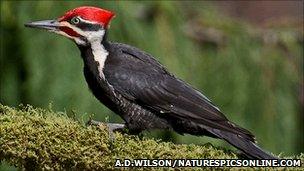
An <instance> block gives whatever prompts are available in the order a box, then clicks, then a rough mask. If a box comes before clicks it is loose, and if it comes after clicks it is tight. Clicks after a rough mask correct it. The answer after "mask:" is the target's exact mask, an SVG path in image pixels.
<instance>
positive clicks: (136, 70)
mask: <svg viewBox="0 0 304 171" xmlns="http://www.w3.org/2000/svg"><path fill="white" fill-rule="evenodd" d="M114 16H115V13H114V12H112V11H110V10H106V9H102V8H99V7H94V6H81V7H77V8H75V9H72V10H69V11H67V12H66V13H65V14H64V15H62V16H60V17H58V18H57V19H54V20H43V21H34V22H28V23H26V24H25V26H26V27H31V28H38V29H44V30H47V31H49V32H53V33H56V34H59V35H62V36H64V37H67V38H69V39H71V40H72V41H73V42H75V43H76V45H77V47H78V49H79V50H80V52H81V57H82V60H83V64H84V66H83V72H84V76H85V79H86V82H87V84H88V87H89V89H90V90H91V92H92V93H93V95H94V96H95V97H96V98H97V99H98V100H99V101H100V102H101V103H103V104H104V105H105V106H106V107H108V108H109V109H110V110H112V111H113V112H114V113H116V114H118V115H119V116H120V117H121V118H122V119H123V120H124V122H125V123H124V124H119V123H107V125H108V126H109V129H111V130H114V131H115V130H120V129H125V128H127V129H128V130H129V131H130V133H134V134H139V133H140V132H142V131H144V130H152V129H169V130H173V131H175V132H177V133H179V134H182V135H183V134H191V135H195V136H210V137H213V138H219V139H223V140H225V141H227V142H228V143H229V144H231V145H232V146H234V147H236V148H237V149H239V150H240V151H241V152H242V153H243V154H244V155H245V156H246V157H247V158H249V159H277V157H275V156H274V155H272V154H270V153H269V152H266V151H264V150H263V149H262V148H260V147H259V146H258V145H257V142H256V139H255V136H254V135H253V134H252V133H251V132H250V131H248V130H246V129H245V128H242V127H240V126H238V125H237V124H235V123H233V122H231V121H229V120H228V118H227V117H226V116H225V115H224V113H223V112H222V111H221V110H220V109H219V108H218V107H217V106H215V104H214V103H212V102H211V101H210V100H209V99H208V98H207V97H206V96H205V95H203V94H202V93H201V92H200V91H199V90H197V89H195V88H194V87H192V86H191V85H189V84H188V83H186V82H184V81H183V80H181V79H179V78H177V77H176V76H174V75H173V74H171V73H170V72H169V71H168V70H167V69H166V68H165V67H164V66H163V65H162V64H161V63H160V62H159V61H157V60H156V59H155V57H153V56H152V55H150V54H149V53H147V52H144V51H142V50H140V49H138V48H136V47H133V46H130V45H127V44H123V43H116V42H111V41H109V40H108V39H107V33H108V30H109V26H110V21H111V20H112V19H113V18H114Z"/></svg>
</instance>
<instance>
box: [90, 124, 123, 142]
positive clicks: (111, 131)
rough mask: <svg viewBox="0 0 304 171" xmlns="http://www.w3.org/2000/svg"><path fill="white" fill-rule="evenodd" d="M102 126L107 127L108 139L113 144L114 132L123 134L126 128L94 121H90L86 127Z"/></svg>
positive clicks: (121, 125)
mask: <svg viewBox="0 0 304 171" xmlns="http://www.w3.org/2000/svg"><path fill="white" fill-rule="evenodd" d="M103 124H104V125H107V127H108V133H109V139H110V141H111V142H113V141H114V140H115V136H114V131H120V132H123V131H124V129H125V128H126V125H125V124H119V123H104V122H99V121H95V120H92V119H90V120H89V121H88V123H87V125H94V126H97V127H100V126H101V125H103Z"/></svg>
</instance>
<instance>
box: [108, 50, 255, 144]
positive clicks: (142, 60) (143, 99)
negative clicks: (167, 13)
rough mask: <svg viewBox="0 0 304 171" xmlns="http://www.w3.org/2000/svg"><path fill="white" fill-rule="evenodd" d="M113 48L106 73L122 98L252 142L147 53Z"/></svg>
mask: <svg viewBox="0 0 304 171" xmlns="http://www.w3.org/2000/svg"><path fill="white" fill-rule="evenodd" d="M112 47H114V48H113V49H115V52H114V51H113V53H112V55H113V56H109V57H108V59H109V60H107V65H106V68H105V69H104V72H105V76H106V79H107V80H108V82H109V83H110V84H111V85H112V86H113V87H114V89H115V90H116V91H118V92H119V93H120V94H122V95H123V96H124V97H125V98H127V99H129V100H132V101H136V103H138V104H141V105H142V106H145V107H146V108H148V109H150V110H151V111H153V112H154V113H158V114H159V115H163V116H164V115H168V116H169V117H171V118H174V119H176V120H182V121H190V122H192V123H195V124H197V125H201V126H203V127H204V128H205V129H206V130H208V129H217V130H222V131H227V132H231V133H234V134H237V135H240V136H242V137H244V138H246V139H248V140H250V141H254V136H253V135H252V134H251V133H250V132H249V131H247V130H245V129H243V128H240V127H238V126H236V125H234V124H233V123H231V122H229V121H228V119H227V118H226V117H225V116H224V115H223V113H222V112H221V111H220V110H219V109H218V108H217V107H216V106H215V105H213V104H212V103H211V102H210V100H208V99H207V98H206V97H205V96H204V95H203V94H201V93H200V92H199V91H197V90H196V89H194V88H192V87H191V86H190V85H188V84H186V83H185V82H183V81H181V80H179V79H177V78H175V77H174V76H173V75H171V74H170V73H168V72H167V71H166V69H165V68H164V67H163V66H162V65H161V64H160V63H158V62H157V61H156V60H155V59H154V58H153V57H152V56H150V55H149V54H146V53H144V52H142V51H140V50H139V49H137V48H134V47H131V46H128V45H124V44H112ZM117 49H118V50H117ZM118 63H119V64H118Z"/></svg>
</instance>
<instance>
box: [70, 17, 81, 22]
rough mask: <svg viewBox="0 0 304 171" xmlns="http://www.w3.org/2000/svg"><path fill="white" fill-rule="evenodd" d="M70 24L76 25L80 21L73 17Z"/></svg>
mask: <svg viewBox="0 0 304 171" xmlns="http://www.w3.org/2000/svg"><path fill="white" fill-rule="evenodd" d="M71 22H72V23H73V24H78V23H79V22H80V19H79V18H78V17H74V18H72V19H71Z"/></svg>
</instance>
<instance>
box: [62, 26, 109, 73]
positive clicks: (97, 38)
mask: <svg viewBox="0 0 304 171" xmlns="http://www.w3.org/2000/svg"><path fill="white" fill-rule="evenodd" d="M85 22H87V21H85ZM92 24H94V23H92ZM60 25H61V26H63V27H68V28H70V29H72V30H73V31H75V32H76V33H77V34H79V35H81V36H82V37H84V38H85V39H86V40H87V42H85V41H84V40H82V39H81V38H79V37H74V36H70V35H68V34H67V33H65V32H63V31H57V32H56V33H57V34H61V35H63V36H65V37H68V38H70V39H73V40H74V41H75V42H76V43H77V44H79V45H86V44H87V43H90V45H91V49H92V53H93V58H94V60H95V61H96V62H97V63H98V64H99V65H98V71H99V76H100V78H101V79H104V74H103V68H104V64H105V61H106V59H107V56H108V55H109V52H108V51H107V50H106V49H105V48H104V46H103V45H102V44H101V42H102V40H103V37H104V35H105V30H104V29H100V30H98V31H83V30H81V29H79V28H77V27H76V26H74V25H72V24H70V23H69V22H66V21H63V22H61V23H60Z"/></svg>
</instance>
